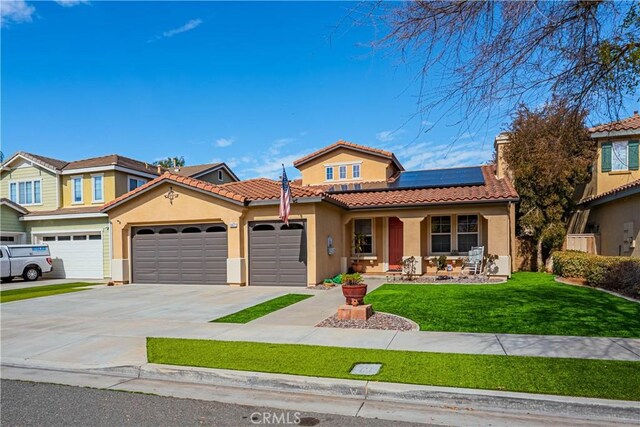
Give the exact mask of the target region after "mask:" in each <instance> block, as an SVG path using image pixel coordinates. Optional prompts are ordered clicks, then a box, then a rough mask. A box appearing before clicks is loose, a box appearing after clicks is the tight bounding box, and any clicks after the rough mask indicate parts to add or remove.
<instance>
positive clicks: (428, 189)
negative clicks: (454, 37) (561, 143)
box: [102, 141, 518, 286]
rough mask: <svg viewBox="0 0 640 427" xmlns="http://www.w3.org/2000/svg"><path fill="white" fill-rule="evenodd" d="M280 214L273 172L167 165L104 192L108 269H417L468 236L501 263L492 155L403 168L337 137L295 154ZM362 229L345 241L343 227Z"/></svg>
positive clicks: (506, 269) (228, 275)
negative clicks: (358, 241) (190, 174)
mask: <svg viewBox="0 0 640 427" xmlns="http://www.w3.org/2000/svg"><path fill="white" fill-rule="evenodd" d="M294 166H295V167H296V168H297V169H298V170H299V171H300V174H301V179H299V180H295V181H294V182H291V183H290V188H291V193H292V203H291V215H290V217H289V223H288V224H284V223H283V222H282V221H281V220H280V219H279V204H280V200H279V198H280V189H281V182H280V181H278V180H271V179H266V178H258V179H250V180H246V181H240V182H232V183H228V184H223V185H212V184H209V183H205V182H202V181H201V180H198V179H191V178H185V177H184V176H179V175H176V174H173V173H165V174H163V175H162V176H160V177H158V178H156V179H154V180H153V181H150V182H148V183H147V184H145V185H143V186H141V187H138V188H136V189H135V190H133V191H131V192H129V193H127V194H125V195H123V196H121V197H118V198H116V199H115V200H113V201H112V202H110V203H107V204H106V205H105V207H104V208H103V209H102V212H105V213H107V214H108V215H109V220H110V222H111V227H112V234H113V252H112V256H113V260H112V262H113V264H112V272H113V279H114V280H115V281H118V282H123V283H128V282H133V283H194V284H241V285H242V284H249V285H253V286H256V285H291V286H305V285H308V284H316V283H320V282H322V281H323V279H326V278H328V277H332V276H334V275H336V274H338V273H341V272H346V271H347V269H348V268H349V266H350V265H351V263H352V262H353V261H354V260H356V259H357V258H360V261H362V262H363V263H364V265H365V268H366V272H368V273H379V274H386V273H387V272H389V271H398V270H399V269H400V264H401V263H402V261H403V260H406V259H408V258H412V257H413V259H414V260H415V268H416V273H417V274H421V273H424V272H425V271H427V270H428V269H430V268H431V271H432V272H433V271H434V270H433V267H432V266H430V262H429V260H430V259H431V258H433V257H436V256H442V255H444V256H446V257H448V258H449V259H457V258H459V257H464V256H465V255H466V254H467V253H468V251H469V249H470V248H471V247H473V246H484V247H485V253H490V254H495V255H498V256H499V258H498V261H497V266H498V272H497V274H498V275H501V276H508V275H509V274H510V273H511V268H512V259H513V256H514V247H515V245H514V243H515V242H514V239H515V218H514V215H515V206H514V203H515V202H517V201H518V194H517V193H516V191H515V189H514V187H513V185H512V183H511V181H510V179H509V177H507V176H506V175H505V174H504V171H503V170H501V169H500V168H497V167H496V166H495V165H484V166H475V167H464V168H452V169H438V170H419V171H406V170H404V168H403V166H402V165H401V163H400V162H399V161H398V159H397V158H396V156H395V155H394V154H393V153H391V152H388V151H385V150H380V149H376V148H372V147H366V146H362V145H356V144H352V143H349V142H345V141H338V142H336V143H335V144H332V145H329V146H327V147H325V148H323V149H321V150H318V151H316V152H314V153H311V154H309V155H307V156H304V157H302V158H301V159H298V160H297V161H295V162H294ZM356 233H357V234H358V235H361V236H363V241H364V243H363V245H362V246H363V247H362V250H361V253H359V254H356V253H354V247H353V244H352V243H353V240H354V239H353V238H354V235H356Z"/></svg>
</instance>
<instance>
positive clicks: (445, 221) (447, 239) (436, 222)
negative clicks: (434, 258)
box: [431, 216, 451, 253]
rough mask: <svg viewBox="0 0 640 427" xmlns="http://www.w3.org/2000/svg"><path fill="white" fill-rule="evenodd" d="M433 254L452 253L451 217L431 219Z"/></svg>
mask: <svg viewBox="0 0 640 427" xmlns="http://www.w3.org/2000/svg"><path fill="white" fill-rule="evenodd" d="M431 252H434V253H449V252H451V217H450V216H434V217H431Z"/></svg>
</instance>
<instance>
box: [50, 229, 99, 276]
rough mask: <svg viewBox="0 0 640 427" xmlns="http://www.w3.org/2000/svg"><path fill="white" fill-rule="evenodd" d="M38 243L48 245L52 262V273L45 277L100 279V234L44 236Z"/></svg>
mask: <svg viewBox="0 0 640 427" xmlns="http://www.w3.org/2000/svg"><path fill="white" fill-rule="evenodd" d="M40 241H41V242H42V243H46V244H47V245H49V251H50V252H51V259H52V260H53V272H52V273H51V274H47V275H46V276H47V277H50V278H54V277H59V278H67V279H102V277H103V273H102V236H101V235H100V233H91V234H56V235H45V236H42V237H41V239H40Z"/></svg>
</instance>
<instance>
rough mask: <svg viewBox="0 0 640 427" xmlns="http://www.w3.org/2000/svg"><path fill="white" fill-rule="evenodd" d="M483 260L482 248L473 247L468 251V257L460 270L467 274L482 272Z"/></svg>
mask: <svg viewBox="0 0 640 427" xmlns="http://www.w3.org/2000/svg"><path fill="white" fill-rule="evenodd" d="M483 259H484V246H474V247H472V248H471V249H469V255H468V256H467V258H466V259H465V262H464V267H463V268H462V270H463V271H464V270H467V271H468V274H479V273H481V272H482V261H483Z"/></svg>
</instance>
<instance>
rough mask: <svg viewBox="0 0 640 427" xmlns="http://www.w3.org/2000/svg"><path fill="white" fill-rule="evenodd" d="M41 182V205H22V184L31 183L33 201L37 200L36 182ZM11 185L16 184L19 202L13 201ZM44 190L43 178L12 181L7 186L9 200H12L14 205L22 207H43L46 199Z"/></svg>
mask: <svg viewBox="0 0 640 427" xmlns="http://www.w3.org/2000/svg"><path fill="white" fill-rule="evenodd" d="M36 181H39V182H40V203H20V183H21V182H31V183H32V184H31V200H34V201H35V199H36V188H35V185H33V183H34V182H36ZM11 184H16V198H17V199H18V200H11ZM42 189H43V185H42V178H23V179H11V180H9V183H8V184H7V196H8V197H7V199H9V200H11V201H12V202H13V203H16V204H18V205H20V206H42V205H43V203H44V202H43V199H44V192H43V191H42Z"/></svg>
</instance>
